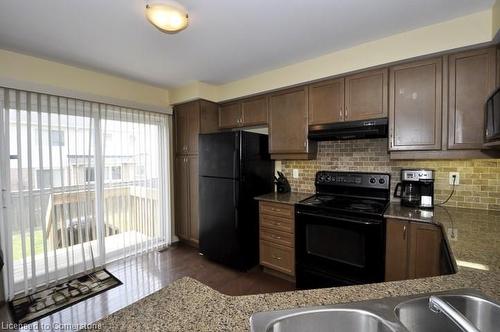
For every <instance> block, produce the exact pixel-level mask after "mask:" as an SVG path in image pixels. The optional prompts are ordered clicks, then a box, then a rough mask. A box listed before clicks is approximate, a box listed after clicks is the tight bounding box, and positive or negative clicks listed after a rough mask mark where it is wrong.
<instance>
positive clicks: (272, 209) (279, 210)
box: [271, 208, 281, 212]
mask: <svg viewBox="0 0 500 332" xmlns="http://www.w3.org/2000/svg"><path fill="white" fill-rule="evenodd" d="M271 211H276V212H281V209H276V208H271Z"/></svg>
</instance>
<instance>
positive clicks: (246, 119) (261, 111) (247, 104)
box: [241, 96, 267, 126]
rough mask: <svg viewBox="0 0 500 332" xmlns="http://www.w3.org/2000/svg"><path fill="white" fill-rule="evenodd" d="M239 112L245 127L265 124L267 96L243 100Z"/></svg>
mask: <svg viewBox="0 0 500 332" xmlns="http://www.w3.org/2000/svg"><path fill="white" fill-rule="evenodd" d="M241 111H242V114H243V124H244V125H245V126H256V125H265V124H267V96H260V97H256V98H252V99H246V100H244V101H243V102H242V103H241Z"/></svg>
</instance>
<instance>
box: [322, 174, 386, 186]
mask: <svg viewBox="0 0 500 332" xmlns="http://www.w3.org/2000/svg"><path fill="white" fill-rule="evenodd" d="M390 179H391V176H390V175H389V174H384V173H359V172H332V171H319V172H317V173H316V181H315V184H316V186H347V187H365V188H379V189H389V186H390V182H391V181H390Z"/></svg>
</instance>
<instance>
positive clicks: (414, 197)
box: [394, 169, 434, 209]
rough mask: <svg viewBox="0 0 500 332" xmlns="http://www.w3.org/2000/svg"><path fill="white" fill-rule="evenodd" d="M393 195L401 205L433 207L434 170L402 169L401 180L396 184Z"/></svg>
mask: <svg viewBox="0 0 500 332" xmlns="http://www.w3.org/2000/svg"><path fill="white" fill-rule="evenodd" d="M394 197H399V198H401V205H404V206H410V207H418V208H424V209H425V208H427V209H432V208H433V207H434V171H433V170H426V169H402V170H401V182H400V183H398V184H397V185H396V189H395V190H394Z"/></svg>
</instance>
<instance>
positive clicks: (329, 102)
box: [309, 78, 344, 125]
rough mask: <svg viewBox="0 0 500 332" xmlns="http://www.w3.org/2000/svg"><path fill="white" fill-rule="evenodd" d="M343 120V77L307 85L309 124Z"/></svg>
mask: <svg viewBox="0 0 500 332" xmlns="http://www.w3.org/2000/svg"><path fill="white" fill-rule="evenodd" d="M340 121H344V78H339V79H334V80H329V81H324V82H319V83H315V84H311V85H309V124H310V125H319V124H327V123H332V122H340Z"/></svg>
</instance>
